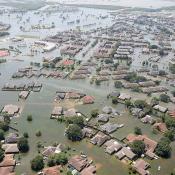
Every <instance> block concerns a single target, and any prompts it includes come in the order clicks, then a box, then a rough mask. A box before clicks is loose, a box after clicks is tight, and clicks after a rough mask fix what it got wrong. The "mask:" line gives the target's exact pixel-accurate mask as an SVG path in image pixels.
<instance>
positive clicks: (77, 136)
mask: <svg viewBox="0 0 175 175" xmlns="http://www.w3.org/2000/svg"><path fill="white" fill-rule="evenodd" d="M66 135H67V138H68V139H69V140H72V141H78V140H81V139H82V130H81V128H80V127H79V126H78V125H77V124H70V125H69V126H68V128H67V130H66Z"/></svg>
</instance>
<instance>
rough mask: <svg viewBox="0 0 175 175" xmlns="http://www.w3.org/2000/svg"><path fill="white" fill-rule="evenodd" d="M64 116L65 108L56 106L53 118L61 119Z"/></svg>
mask: <svg viewBox="0 0 175 175" xmlns="http://www.w3.org/2000/svg"><path fill="white" fill-rule="evenodd" d="M62 114H63V107H61V106H56V107H54V109H53V111H52V114H51V118H59V116H61V115H62Z"/></svg>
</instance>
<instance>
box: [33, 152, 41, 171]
mask: <svg viewBox="0 0 175 175" xmlns="http://www.w3.org/2000/svg"><path fill="white" fill-rule="evenodd" d="M43 168H44V160H43V156H41V155H38V156H36V157H35V158H34V159H33V160H32V161H31V169H32V170H34V171H40V170H42V169H43Z"/></svg>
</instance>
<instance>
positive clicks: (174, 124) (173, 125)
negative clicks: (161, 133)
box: [165, 117, 175, 130]
mask: <svg viewBox="0 0 175 175" xmlns="http://www.w3.org/2000/svg"><path fill="white" fill-rule="evenodd" d="M165 124H166V126H167V128H168V129H173V130H174V129H175V120H174V119H173V118H169V117H166V119H165Z"/></svg>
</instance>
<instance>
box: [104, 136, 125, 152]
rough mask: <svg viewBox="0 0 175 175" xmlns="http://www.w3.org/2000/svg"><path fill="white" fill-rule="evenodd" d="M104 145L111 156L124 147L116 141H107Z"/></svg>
mask: <svg viewBox="0 0 175 175" xmlns="http://www.w3.org/2000/svg"><path fill="white" fill-rule="evenodd" d="M104 145H105V146H106V152H107V153H109V154H113V153H114V152H117V151H119V150H120V149H121V148H122V145H121V144H120V143H119V142H117V141H116V140H114V139H111V140H109V141H107V142H106V143H105V144H104Z"/></svg>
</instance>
